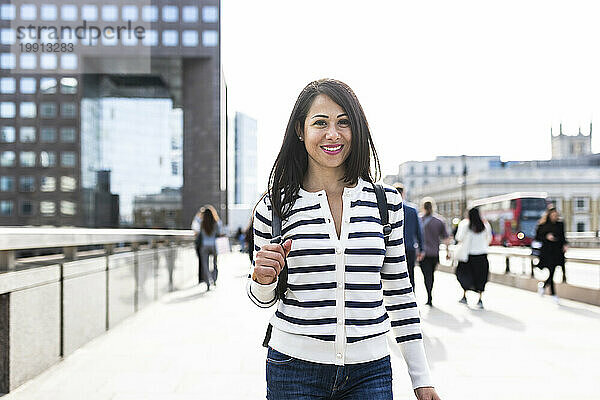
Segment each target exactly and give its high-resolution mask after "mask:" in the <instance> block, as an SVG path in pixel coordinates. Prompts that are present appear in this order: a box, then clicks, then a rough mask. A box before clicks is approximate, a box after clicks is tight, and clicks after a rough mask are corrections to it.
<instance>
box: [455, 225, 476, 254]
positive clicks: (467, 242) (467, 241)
mask: <svg viewBox="0 0 600 400" xmlns="http://www.w3.org/2000/svg"><path fill="white" fill-rule="evenodd" d="M471 236H472V233H471V230H470V229H468V230H467V233H465V237H464V238H463V240H461V241H460V242H458V244H457V245H456V248H455V249H454V259H455V260H456V261H457V262H467V261H469V247H471Z"/></svg>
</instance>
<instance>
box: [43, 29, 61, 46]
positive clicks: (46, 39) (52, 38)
mask: <svg viewBox="0 0 600 400" xmlns="http://www.w3.org/2000/svg"><path fill="white" fill-rule="evenodd" d="M57 36H58V35H56V34H55V33H54V32H53V31H51V30H48V29H44V30H42V31H41V32H40V42H41V43H56V39H57Z"/></svg>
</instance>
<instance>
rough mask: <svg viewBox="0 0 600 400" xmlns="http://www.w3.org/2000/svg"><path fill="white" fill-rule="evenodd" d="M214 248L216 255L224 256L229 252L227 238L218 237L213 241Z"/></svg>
mask: <svg viewBox="0 0 600 400" xmlns="http://www.w3.org/2000/svg"><path fill="white" fill-rule="evenodd" d="M215 248H216V250H217V254H224V253H229V252H231V248H230V246H229V238H228V237H227V236H220V237H217V238H216V239H215Z"/></svg>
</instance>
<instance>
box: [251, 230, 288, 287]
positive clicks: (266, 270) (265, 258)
mask: <svg viewBox="0 0 600 400" xmlns="http://www.w3.org/2000/svg"><path fill="white" fill-rule="evenodd" d="M291 248H292V241H291V240H290V239H288V240H286V241H285V243H283V244H282V245H281V244H265V245H264V246H263V247H261V248H260V250H259V251H258V252H257V253H256V259H255V261H254V273H253V276H252V279H254V280H255V281H257V282H258V283H260V284H262V285H268V284H271V283H273V282H274V281H275V279H277V276H278V275H279V273H280V272H281V270H282V269H283V266H284V265H285V258H286V257H287V255H288V254H289V253H290V250H291Z"/></svg>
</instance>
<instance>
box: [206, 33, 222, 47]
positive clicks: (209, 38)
mask: <svg viewBox="0 0 600 400" xmlns="http://www.w3.org/2000/svg"><path fill="white" fill-rule="evenodd" d="M218 43H219V34H218V33H217V31H203V32H202V45H203V46H204V47H215V46H216V45H217V44H218Z"/></svg>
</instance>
